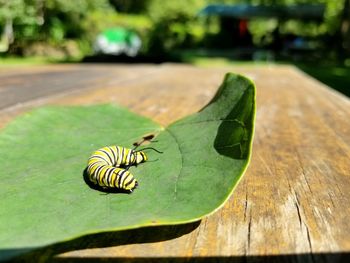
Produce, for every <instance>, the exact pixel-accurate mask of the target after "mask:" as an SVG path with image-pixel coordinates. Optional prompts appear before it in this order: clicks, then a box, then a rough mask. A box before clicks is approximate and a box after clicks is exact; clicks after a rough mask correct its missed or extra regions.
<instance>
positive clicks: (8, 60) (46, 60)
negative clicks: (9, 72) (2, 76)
mask: <svg viewBox="0 0 350 263" xmlns="http://www.w3.org/2000/svg"><path fill="white" fill-rule="evenodd" d="M79 59H80V58H68V59H62V58H55V57H0V67H2V68H4V67H18V66H35V65H48V64H55V63H71V62H79Z"/></svg>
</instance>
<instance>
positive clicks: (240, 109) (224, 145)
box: [214, 89, 254, 159]
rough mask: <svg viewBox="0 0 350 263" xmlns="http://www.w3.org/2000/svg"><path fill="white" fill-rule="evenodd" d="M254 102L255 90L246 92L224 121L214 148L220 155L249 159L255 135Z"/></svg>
mask: <svg viewBox="0 0 350 263" xmlns="http://www.w3.org/2000/svg"><path fill="white" fill-rule="evenodd" d="M253 101H254V91H253V89H247V90H245V92H244V93H243V95H242V97H241V98H240V99H239V101H238V102H237V105H236V106H235V107H234V108H233V109H232V110H231V111H230V113H229V114H228V115H227V116H226V117H225V118H224V119H223V120H222V123H221V124H220V126H219V128H218V132H217V135H216V137H215V141H214V148H215V150H216V151H217V152H218V153H219V154H221V155H225V156H227V157H230V158H232V159H246V158H247V157H248V154H249V148H250V145H249V142H250V141H251V137H252V134H253V129H252V123H253V121H252V120H253V118H254V105H253V103H252V102H253ZM249 104H250V105H249Z"/></svg>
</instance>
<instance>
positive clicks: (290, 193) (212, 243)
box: [0, 64, 350, 262]
mask: <svg viewBox="0 0 350 263" xmlns="http://www.w3.org/2000/svg"><path fill="white" fill-rule="evenodd" d="M74 67H75V69H76V70H77V72H79V71H81V72H82V76H84V74H85V73H84V70H85V67H84V66H74ZM101 68H103V70H105V71H108V73H105V74H106V75H103V76H98V74H94V77H92V79H93V81H92V82H91V83H93V84H92V85H91V87H90V88H89V89H82V88H80V87H79V86H81V85H83V84H81V82H77V90H76V91H75V92H73V93H65V94H63V95H62V96H58V97H57V96H56V97H53V98H45V99H44V100H42V101H38V100H37V101H34V102H33V103H28V104H26V105H25V107H17V108H12V109H11V110H5V111H1V112H0V120H1V121H3V122H5V121H8V120H9V119H11V118H13V117H14V116H16V115H17V114H19V113H20V112H23V111H26V110H28V109H30V108H33V107H36V106H38V105H42V104H59V105H77V104H78V105H80V104H86V105H87V104H94V103H105V102H112V103H118V104H121V105H124V106H127V107H129V108H130V109H131V110H133V111H135V112H137V113H140V114H143V115H145V116H148V117H151V118H153V119H154V120H156V121H158V122H160V123H161V124H163V125H167V124H169V123H171V122H173V121H174V120H176V119H179V118H181V117H183V116H186V115H188V114H191V113H193V112H196V111H198V110H199V109H200V108H202V107H203V106H204V105H205V104H206V103H207V102H208V101H209V100H210V98H211V97H212V96H213V94H214V93H215V91H216V89H217V87H218V85H219V84H220V83H221V81H222V78H223V75H224V74H225V73H226V72H227V71H234V72H240V73H243V74H245V75H247V76H248V77H251V78H252V79H254V80H255V82H256V85H257V104H258V107H257V120H256V136H255V140H254V146H253V156H252V161H251V164H250V166H249V168H248V170H247V172H246V175H245V176H244V177H243V180H242V181H241V182H240V183H239V185H238V187H237V188H236V190H235V192H234V194H233V195H232V196H231V198H230V200H229V201H228V202H227V203H226V204H225V206H224V207H223V208H222V209H220V210H219V211H218V212H217V213H215V214H213V215H211V216H209V217H207V218H205V219H203V220H202V221H201V222H200V224H188V225H183V226H173V227H153V228H146V229H140V230H131V231H126V232H123V233H117V232H116V233H113V232H111V233H105V234H99V235H91V236H87V237H83V238H80V239H78V240H74V241H71V242H68V243H64V244H61V245H56V246H52V247H50V248H46V249H44V250H41V251H40V252H41V254H46V255H48V256H51V255H52V254H53V255H55V254H59V255H58V258H60V259H69V260H70V259H76V258H81V257H83V258H94V259H98V258H119V259H123V260H125V259H128V260H129V261H132V258H134V260H137V259H145V258H147V259H153V260H157V259H158V260H160V259H169V258H172V259H177V260H179V261H181V260H186V258H189V257H191V258H192V259H198V260H200V259H202V258H203V257H206V258H208V257H209V259H214V260H219V261H222V260H229V261H230V260H236V262H239V261H245V260H247V258H248V259H250V260H260V259H263V260H266V259H268V260H270V259H276V260H277V261H279V260H283V259H287V261H293V262H298V261H303V262H305V261H306V262H308V261H310V262H313V261H317V260H319V259H322V261H324V262H334V260H342V259H344V258H346V259H348V258H349V251H350V239H349V235H350V221H349V216H350V208H349V206H348V204H349V203H350V194H349V193H350V162H349V157H350V125H349V121H348V120H349V119H350V101H349V99H347V98H345V97H344V96H342V95H340V94H338V93H336V92H334V91H332V90H330V89H328V88H326V87H325V86H323V85H322V84H320V83H318V82H317V81H315V80H313V79H311V78H309V77H307V76H306V75H304V74H303V73H301V72H300V71H298V70H296V69H295V68H293V67H288V66H271V67H240V68H238V67H232V68H216V69H204V68H195V67H191V66H184V65H171V64H169V65H161V66H123V65H119V66H90V69H91V71H92V72H93V71H94V70H96V72H98V71H99V70H101ZM120 72H123V73H122V74H120ZM127 73H129V74H130V75H132V76H129V77H127V78H126V79H127V80H125V78H122V77H120V78H113V76H117V75H118V74H119V76H123V74H127ZM78 75H79V74H78ZM78 75H77V76H76V78H77V79H79V77H78ZM62 85H66V84H65V83H62ZM29 88H30V87H29ZM8 116H10V117H8Z"/></svg>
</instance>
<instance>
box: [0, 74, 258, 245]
mask: <svg viewBox="0 0 350 263" xmlns="http://www.w3.org/2000/svg"><path fill="white" fill-rule="evenodd" d="M254 118H255V88H254V85H253V83H252V82H251V81H250V80H248V79H246V78H244V77H242V76H239V75H234V74H227V75H226V77H225V80H224V83H223V84H222V85H221V87H220V89H219V90H218V93H217V94H216V96H215V97H214V98H213V100H212V101H211V102H210V103H209V104H208V105H207V106H206V107H205V108H203V109H202V110H201V111H200V112H198V113H196V114H193V115H191V116H189V117H187V118H184V119H181V120H179V121H177V122H175V123H173V124H171V125H170V126H169V127H167V128H166V129H164V128H162V127H161V126H160V125H158V124H156V123H154V122H152V121H151V120H149V119H147V118H144V117H141V116H138V115H136V114H134V113H131V112H129V111H128V110H126V109H123V108H120V107H116V106H112V105H98V106H80V107H44V108H40V109H37V110H35V111H33V112H30V113H27V114H25V115H24V116H22V117H19V118H17V119H16V120H15V121H13V122H12V123H11V124H10V125H9V126H7V127H6V128H5V129H4V130H3V131H2V133H1V134H0V162H1V168H2V169H1V170H0V200H1V201H0V202H1V205H0V252H1V250H3V251H5V250H6V249H7V250H9V249H25V248H34V247H40V246H44V245H48V244H52V243H56V242H61V241H66V240H70V239H73V238H76V237H79V236H82V235H86V234H92V233H97V232H102V231H112V230H113V231H116V230H124V229H132V228H138V227H143V226H150V225H170V224H181V223H186V222H193V221H196V220H199V219H200V218H202V217H204V216H207V215H209V214H211V213H213V212H214V211H215V210H217V209H218V208H219V207H221V206H222V205H223V204H224V202H225V201H226V200H227V199H228V197H229V196H230V194H231V193H232V191H233V189H234V187H235V185H236V184H237V182H238V181H239V179H240V178H241V176H242V174H243V173H244V171H245V169H246V167H247V165H248V162H249V159H250V154H251V147H252V137H253V131H254ZM149 133H156V134H158V136H157V137H156V139H155V140H156V142H153V143H152V144H151V146H152V147H154V148H156V149H157V150H160V151H163V152H164V153H163V154H159V153H157V152H155V151H151V150H145V152H146V153H147V155H148V156H149V159H150V161H148V162H146V163H144V164H141V165H139V166H137V167H132V168H131V169H130V171H131V173H132V174H133V175H134V176H135V177H136V178H137V180H138V181H139V187H138V188H137V189H136V190H135V191H134V192H133V193H132V194H120V193H119V194H115V193H111V194H105V193H101V192H99V191H96V190H93V189H91V188H89V187H88V185H87V184H86V183H85V182H84V180H83V171H84V169H85V167H86V163H87V159H88V157H89V155H90V154H91V152H93V151H94V150H96V149H98V148H100V147H103V146H106V145H121V146H125V147H129V148H131V147H132V143H133V142H135V141H138V140H139V139H140V138H142V136H143V135H145V134H149ZM141 148H142V147H141Z"/></svg>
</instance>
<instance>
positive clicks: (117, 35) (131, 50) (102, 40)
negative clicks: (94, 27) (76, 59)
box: [94, 27, 142, 57]
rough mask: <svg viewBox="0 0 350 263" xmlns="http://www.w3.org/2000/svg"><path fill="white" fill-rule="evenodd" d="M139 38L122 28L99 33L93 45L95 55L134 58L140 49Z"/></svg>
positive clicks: (132, 32)
mask: <svg viewBox="0 0 350 263" xmlns="http://www.w3.org/2000/svg"><path fill="white" fill-rule="evenodd" d="M141 45H142V41H141V38H140V37H139V36H138V35H137V34H136V33H135V32H134V31H132V30H129V29H127V28H123V27H115V28H109V29H106V30H105V31H103V32H102V33H100V34H99V35H98V36H97V38H96V40H95V43H94V51H95V53H96V54H104V55H115V56H119V55H126V56H129V57H135V56H136V55H137V54H138V53H139V51H140V49H141Z"/></svg>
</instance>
